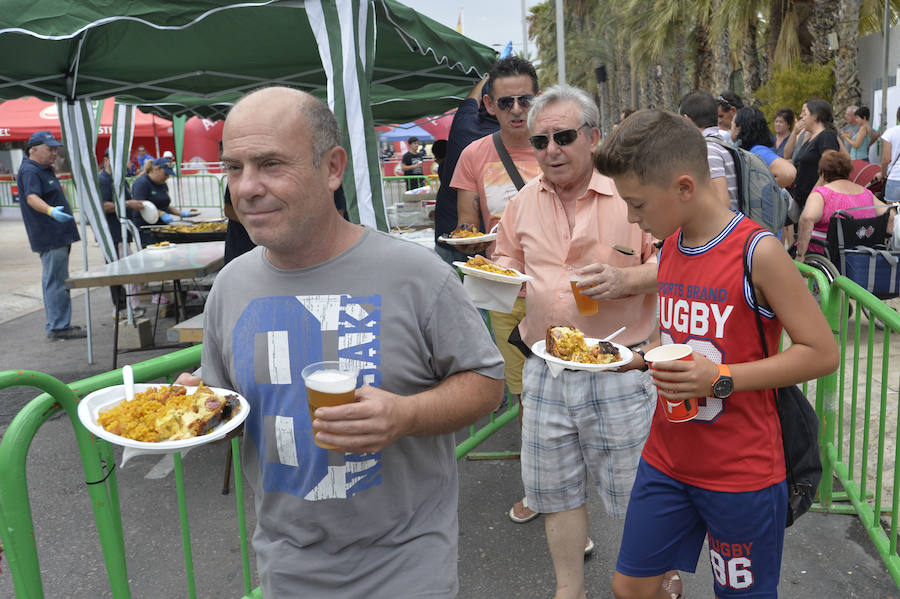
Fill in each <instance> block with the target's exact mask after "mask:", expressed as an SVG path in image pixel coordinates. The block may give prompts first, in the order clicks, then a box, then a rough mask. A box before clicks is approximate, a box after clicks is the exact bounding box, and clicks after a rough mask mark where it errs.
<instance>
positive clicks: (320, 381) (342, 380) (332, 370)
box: [300, 361, 359, 449]
mask: <svg viewBox="0 0 900 599" xmlns="http://www.w3.org/2000/svg"><path fill="white" fill-rule="evenodd" d="M300 375H301V376H302V377H303V382H304V383H305V384H306V400H307V403H308V404H309V421H310V422H312V421H313V420H315V419H316V417H315V413H316V409H317V408H322V407H326V406H340V405H343V404H347V403H353V402H354V401H356V381H357V378H358V377H359V370H358V369H356V368H352V367H349V366H345V365H341V363H340V362H338V361H329V362H315V363H313V364H310V365H309V366H307V367H306V368H304V369H303V370H302V371H301V373H300ZM313 435H315V431H313ZM313 440H314V441H315V443H316V445H318V446H319V447H321V448H323V449H338V448H337V446H335V445H328V444H326V443H320V442H319V441H318V440H317V439H316V438H315V436H313Z"/></svg>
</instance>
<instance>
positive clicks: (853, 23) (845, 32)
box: [833, 0, 861, 119]
mask: <svg viewBox="0 0 900 599" xmlns="http://www.w3.org/2000/svg"><path fill="white" fill-rule="evenodd" d="M860 5H861V0H840V9H839V13H838V23H839V24H840V25H839V27H838V51H837V55H836V56H835V61H834V102H833V105H834V112H835V115H836V116H837V115H843V111H844V109H845V108H846V107H847V106H858V105H859V104H860V99H861V96H860V89H859V69H858V67H857V43H858V41H859V9H860ZM841 119H843V117H841Z"/></svg>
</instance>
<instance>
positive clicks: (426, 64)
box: [0, 0, 495, 359]
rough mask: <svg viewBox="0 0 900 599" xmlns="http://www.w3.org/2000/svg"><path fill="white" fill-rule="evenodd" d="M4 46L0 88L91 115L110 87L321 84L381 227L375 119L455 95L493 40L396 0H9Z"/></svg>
mask: <svg viewBox="0 0 900 599" xmlns="http://www.w3.org/2000/svg"><path fill="white" fill-rule="evenodd" d="M0 56H6V57H15V58H14V59H10V60H7V61H5V64H4V67H3V69H2V73H0V98H6V99H11V98H17V97H21V96H27V95H34V96H38V97H40V98H42V99H55V100H57V101H58V102H60V103H62V104H65V105H67V106H72V105H75V104H79V105H80V108H78V109H77V110H75V109H72V110H64V109H62V104H61V110H60V115H61V117H62V118H63V119H67V118H68V119H75V120H77V121H80V122H81V121H83V122H89V121H90V119H89V117H87V116H86V115H87V114H88V113H89V111H90V107H89V102H88V101H89V100H92V99H94V100H96V99H102V98H106V97H111V96H115V97H116V99H117V102H121V103H125V104H129V105H139V106H141V107H142V108H146V109H149V110H151V111H155V112H158V113H161V114H165V115H167V116H170V117H181V116H185V115H188V114H196V115H198V116H205V117H212V118H216V117H218V118H221V117H222V116H223V115H224V114H225V113H226V112H227V110H228V107H229V106H230V105H231V104H232V103H233V102H234V101H235V100H236V99H237V98H239V97H240V96H241V95H243V94H244V93H246V92H247V91H250V90H252V89H254V88H257V87H260V86H262V85H270V84H277V85H286V86H290V87H295V88H298V89H302V90H304V91H307V92H309V93H312V94H314V95H316V96H318V97H320V98H322V99H323V100H327V102H328V104H329V106H330V107H331V109H332V110H333V112H334V113H335V116H336V117H337V119H338V123H339V124H340V125H341V128H342V132H343V145H344V147H345V149H347V153H348V156H349V159H350V160H349V164H348V168H347V172H346V173H345V175H344V191H345V194H346V197H347V208H348V213H349V215H350V217H351V219H352V220H354V221H355V222H359V223H362V224H364V225H367V226H370V227H375V228H379V229H382V230H385V229H386V228H387V220H386V216H385V211H384V204H383V200H382V184H381V174H380V169H379V164H378V153H377V144H376V139H375V134H374V128H373V127H374V125H375V123H376V122H390V121H393V122H398V121H405V120H412V119H413V118H416V117H419V116H422V115H423V114H438V113H442V112H444V111H446V110H447V109H449V108H451V107H453V106H456V105H458V103H459V101H460V100H461V99H462V98H465V97H466V95H467V94H468V92H469V89H470V88H471V87H472V85H473V84H474V83H475V81H477V80H478V79H479V78H480V77H482V76H483V75H484V74H485V73H486V72H487V71H488V69H489V68H490V64H491V63H492V62H493V60H494V58H495V52H494V51H493V50H492V49H490V48H488V47H487V46H483V45H481V44H478V43H476V42H474V41H472V40H470V39H468V38H466V37H464V36H462V35H460V34H458V33H457V32H455V31H453V30H452V29H449V28H448V27H445V26H443V25H440V24H439V23H437V22H435V21H433V20H431V19H429V18H427V17H425V16H423V15H420V14H419V13H417V12H416V11H414V10H412V9H410V8H408V7H406V6H404V5H402V4H400V3H399V2H396V1H395V0H324V1H323V0H245V1H242V2H228V1H222V0H191V1H188V2H181V1H176V0H153V1H151V0H143V1H141V0H133V1H130V2H127V3H111V2H109V1H108V0H82V1H80V2H68V1H63V0H6V1H5V2H4V10H3V14H2V15H0ZM86 119H87V120H86ZM376 119H377V121H376ZM71 130H72V131H73V132H75V133H76V135H75V136H74V137H68V138H67V143H68V148H67V149H68V151H69V154H70V156H71V155H72V154H74V153H83V150H82V149H81V148H82V147H83V146H89V147H91V148H93V141H92V137H91V135H90V134H89V133H88V132H87V128H86V127H84V126H74V127H72V128H71ZM128 137H130V136H128ZM116 149H118V148H116ZM122 151H127V148H122ZM85 165H86V163H85ZM92 174H95V173H92V172H91V169H90V168H78V169H75V172H73V178H74V180H75V184H76V188H77V189H78V194H79V204H80V205H81V206H86V205H87V203H91V202H98V201H99V193H97V191H96V179H95V178H94V179H93V180H92V179H91V176H92ZM120 193H121V192H120ZM85 213H86V214H87V215H88V219H89V220H90V222H91V224H92V227H93V229H94V232H95V234H96V235H98V237H101V238H103V237H105V238H103V239H101V246H102V247H103V249H104V252H105V253H106V254H107V259H115V258H114V256H115V251H114V249H113V248H112V242H111V240H109V239H108V236H109V235H108V228H107V227H106V226H105V224H104V223H103V222H101V221H102V220H103V219H100V218H95V217H97V216H98V215H100V216H102V208H99V207H97V206H94V208H92V209H88V210H85ZM88 322H90V314H88ZM89 359H90V357H89Z"/></svg>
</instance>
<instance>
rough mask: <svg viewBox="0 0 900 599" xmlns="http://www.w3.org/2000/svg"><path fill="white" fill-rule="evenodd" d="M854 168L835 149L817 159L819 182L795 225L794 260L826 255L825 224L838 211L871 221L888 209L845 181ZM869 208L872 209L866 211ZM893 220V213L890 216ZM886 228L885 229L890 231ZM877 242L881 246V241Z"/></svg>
mask: <svg viewBox="0 0 900 599" xmlns="http://www.w3.org/2000/svg"><path fill="white" fill-rule="evenodd" d="M852 170H853V165H852V163H851V161H850V158H849V157H848V156H847V155H846V154H844V153H842V152H837V151H835V150H825V151H824V152H823V153H822V158H820V159H819V183H821V182H823V181H824V185H818V186H816V187H815V188H813V190H812V192H811V193H810V194H809V196H808V197H807V199H806V205H805V206H804V207H803V212H802V213H801V214H800V220H799V223H798V226H797V260H800V261H803V258H804V256H805V254H806V253H807V251H809V252H812V253H817V254H825V253H826V248H827V242H826V237H827V233H828V221H829V220H830V219H831V215H832V214H833V213H834V212H836V211H838V210H848V209H852V215H853V218H855V219H859V218H872V217H875V216H879V215H881V214H883V213H884V212H885V211H887V210H888V207H887V206H885V205H884V204H882V203H881V202H880V201H878V199H877V198H876V197H875V196H874V195H873V194H872V192H871V191H869V190H868V189H866V188H865V187H863V186H862V185H857V184H856V183H853V182H852V181H850V180H849V179H848V177H849V176H850V172H851V171H852ZM869 207H871V209H867V208H869ZM890 218H893V214H892V215H891V216H890ZM890 227H891V225H890V224H889V225H888V229H887V230H891V228H890ZM877 242H878V243H883V242H884V240H883V239H880V240H878V241H877Z"/></svg>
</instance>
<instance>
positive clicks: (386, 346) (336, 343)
mask: <svg viewBox="0 0 900 599" xmlns="http://www.w3.org/2000/svg"><path fill="white" fill-rule="evenodd" d="M723 102H725V103H727V105H728V107H730V108H728V107H726V106H724V105H723ZM738 104H739V99H736V98H735V97H733V96H728V95H726V94H723V95H721V96H720V97H719V99H718V101H717V98H715V97H713V96H711V95H709V94H705V93H701V92H696V93H695V94H692V95H689V96H688V97H686V98H685V99H684V101H683V102H682V103H681V106H680V107H679V109H678V113H679V114H674V113H667V112H663V111H658V110H653V111H647V110H642V111H637V112H634V113H633V114H630V115H628V116H627V117H626V118H624V119H623V120H622V121H621V123H620V124H619V125H618V126H617V128H616V130H615V131H614V132H613V133H612V134H611V135H610V136H609V137H608V138H607V139H606V140H604V142H603V143H602V146H600V148H599V150H598V145H599V144H600V130H599V120H600V115H599V111H598V109H597V106H596V105H595V103H594V101H593V99H592V98H591V97H590V95H589V94H587V93H586V92H584V91H582V90H579V89H576V88H573V87H570V86H565V85H561V86H554V87H552V88H550V89H548V90H544V91H543V92H542V93H541V92H540V90H539V89H538V86H537V78H536V75H535V73H534V69H533V67H532V66H531V65H530V64H528V63H527V62H526V61H524V60H521V59H519V58H515V57H510V58H506V59H503V60H500V61H499V62H498V63H497V64H496V65H495V66H494V68H493V69H492V71H491V73H490V75H489V77H488V78H487V80H486V81H481V82H479V84H478V85H477V86H476V88H475V89H473V91H472V93H471V94H470V97H469V98H468V99H467V100H466V101H465V102H464V103H463V106H462V107H461V109H460V112H459V113H458V114H457V116H456V118H455V119H454V123H453V126H452V128H451V133H450V137H449V139H448V140H447V148H446V149H447V152H446V156H445V159H444V162H443V164H442V167H441V170H440V180H441V188H440V190H439V192H438V198H439V200H438V211H437V213H438V219H437V221H438V228H439V230H438V231H437V234H438V235H441V234H443V233H446V232H448V231H449V230H450V229H452V228H455V227H457V226H459V225H475V226H477V227H478V228H479V229H480V230H482V231H487V230H489V229H492V228H494V227H495V225H496V232H497V239H496V242H493V243H490V244H481V245H477V246H474V247H470V248H469V250H470V252H469V253H472V252H474V251H477V252H479V253H482V254H484V255H486V256H488V257H490V258H491V259H493V260H494V261H495V262H496V263H497V264H498V265H500V266H503V267H512V268H515V269H517V270H519V271H520V272H522V273H525V274H527V275H529V276H531V277H532V280H531V281H529V282H528V283H527V284H526V285H525V286H524V287H523V288H522V290H521V293H520V297H519V298H518V299H517V300H516V302H515V304H514V307H513V309H512V310H511V313H503V312H499V311H497V312H493V313H491V314H490V323H491V328H490V329H489V328H488V327H487V326H485V324H484V322H485V321H484V320H483V318H482V317H481V316H480V315H479V314H478V311H477V310H476V309H475V307H474V306H473V304H472V302H471V300H470V298H469V297H468V295H467V294H466V292H465V291H464V290H463V288H462V286H461V284H460V281H459V277H458V276H457V275H456V273H455V272H454V271H453V270H452V269H451V268H450V267H449V266H448V265H447V264H445V263H444V262H442V261H441V260H439V259H438V256H436V255H435V253H433V252H430V251H429V250H427V249H425V248H422V247H420V246H417V245H414V244H410V243H407V242H405V241H402V240H399V239H396V238H393V237H390V236H387V235H383V234H379V233H377V232H374V231H372V230H369V229H365V228H363V227H360V226H358V225H354V224H352V223H350V222H348V221H346V220H344V219H343V218H341V217H340V214H339V213H338V212H337V211H335V210H334V208H333V202H332V200H333V193H334V191H335V190H336V189H337V188H338V187H339V185H340V182H341V180H342V178H343V170H344V167H345V165H346V153H345V151H344V149H343V148H342V147H341V146H340V135H339V131H338V129H337V124H336V122H335V121H334V118H333V116H332V115H331V113H330V112H329V111H328V109H327V107H326V106H325V105H324V104H323V103H322V102H320V101H319V100H316V99H314V98H313V97H311V96H309V95H307V94H305V93H303V92H299V91H296V90H291V89H287V88H279V87H270V88H265V89H262V90H259V91H256V92H253V93H251V94H249V95H247V96H246V97H244V98H243V99H242V100H240V101H239V102H238V103H237V104H236V105H235V106H234V108H233V109H232V110H231V112H230V113H229V115H228V117H227V119H226V123H225V129H224V135H223V156H222V159H223V162H224V163H225V165H226V167H227V170H228V173H229V176H228V189H229V194H230V197H231V205H232V210H233V211H234V213H235V215H236V217H237V218H239V219H240V222H241V223H242V225H243V226H244V227H246V230H247V232H248V234H249V237H250V238H251V239H252V241H253V243H254V244H256V247H254V248H253V249H251V250H249V251H247V252H246V253H244V254H242V255H240V256H238V257H236V258H234V259H233V260H231V262H229V264H228V265H227V266H226V267H225V268H224V269H223V271H222V272H221V273H220V274H219V276H218V277H217V279H216V282H215V284H214V287H213V290H212V292H211V293H210V296H209V300H208V303H207V307H206V311H205V314H206V328H205V342H204V348H203V360H202V367H201V372H202V380H203V381H205V382H206V383H208V384H213V385H216V386H220V387H226V388H232V389H235V390H237V391H238V392H240V393H241V394H242V395H244V396H245V397H247V398H248V399H250V401H251V405H252V408H253V409H252V411H251V414H250V416H249V418H248V420H247V421H246V424H245V427H246V428H245V440H244V451H245V462H246V463H247V470H246V472H247V476H248V478H249V479H250V481H251V486H252V488H253V490H254V493H255V495H256V502H255V503H256V510H257V518H258V525H257V529H256V532H255V534H254V537H253V543H254V548H255V550H256V554H257V560H258V569H259V573H260V581H261V586H262V588H263V594H264V595H265V596H286V595H297V594H308V595H310V596H319V595H323V594H328V596H336V597H344V596H346V597H357V596H370V597H382V596H383V597H393V596H426V595H427V596H435V597H453V596H455V595H456V593H457V590H458V583H457V576H456V563H457V560H456V554H457V542H458V539H457V536H458V532H457V526H458V525H457V474H456V464H455V456H454V451H453V446H454V442H453V432H454V431H456V430H457V429H459V428H460V427H461V426H464V425H466V424H468V423H471V422H474V421H475V420H477V419H479V418H481V417H482V416H485V415H486V414H488V413H489V412H490V411H491V410H493V409H495V408H496V407H497V406H498V405H499V404H500V403H501V401H502V398H503V397H504V396H506V395H509V396H512V397H513V399H517V400H518V401H519V402H520V407H521V412H520V413H521V474H522V485H523V488H524V498H523V499H518V500H516V499H517V498H518V497H520V496H519V495H518V492H517V491H518V490H513V489H511V490H510V491H511V492H516V495H514V496H511V497H510V499H511V501H513V500H516V501H514V504H513V505H512V508H510V509H509V517H510V518H511V519H512V520H513V521H515V522H518V523H522V524H524V523H526V522H529V521H532V520H533V519H534V518H536V517H538V515H542V516H543V517H544V518H543V520H544V524H545V526H544V529H545V534H546V537H547V544H548V550H549V557H550V560H551V562H552V564H553V568H554V572H555V576H556V594H555V597H556V598H557V599H568V598H582V597H585V596H586V589H585V583H584V555H585V552H586V551H589V550H590V548H591V547H592V541H591V540H590V539H589V537H588V529H589V526H588V518H589V516H588V513H587V509H586V498H587V493H588V490H589V487H593V489H594V490H595V491H596V492H597V493H598V494H599V495H600V497H601V498H602V501H603V505H604V506H605V509H606V511H607V512H608V513H609V514H610V515H612V516H614V517H618V518H625V533H624V536H623V540H622V545H621V548H620V552H619V559H618V562H617V564H616V565H615V567H614V568H613V567H612V565H610V570H611V574H613V570H614V575H612V588H613V592H614V594H615V595H616V596H617V597H620V598H625V597H628V598H633V597H648V598H650V597H662V596H665V597H667V598H670V597H678V596H680V594H681V580H680V573H679V571H681V572H683V571H694V570H695V569H696V567H697V562H698V559H699V556H700V552H701V550H702V548H703V544H704V541H705V540H709V546H710V550H709V554H710V563H711V567H712V569H713V573H714V578H715V593H716V594H717V596H721V597H724V596H739V595H741V594H746V593H747V592H750V591H752V593H753V596H772V597H774V596H775V594H776V592H777V591H776V589H777V585H778V581H779V572H780V561H781V560H780V556H781V550H782V546H783V542H784V525H785V511H786V507H787V491H786V485H785V466H784V458H783V453H782V447H781V437H780V435H779V434H778V432H777V431H778V430H779V425H778V423H777V418H778V416H777V413H776V411H775V405H774V400H773V394H772V389H773V388H775V387H780V386H784V385H788V384H793V383H797V382H800V381H802V380H808V379H812V378H815V377H818V376H821V375H823V374H825V373H827V372H830V371H831V370H832V369H833V368H834V367H835V366H836V363H837V348H836V346H835V343H834V339H833V336H832V335H831V331H830V329H829V327H828V326H827V323H826V321H825V319H824V316H822V314H821V312H820V311H819V310H818V307H817V306H816V304H815V300H814V299H813V298H812V296H811V295H810V294H809V292H808V291H807V289H806V285H805V283H804V282H803V279H802V278H801V276H800V275H799V273H798V271H797V269H796V268H795V267H794V266H793V263H792V261H791V259H790V258H789V257H788V254H787V253H786V252H785V250H784V247H783V246H782V243H781V242H780V241H779V240H777V239H776V238H775V237H774V236H773V235H772V234H771V233H769V232H768V231H764V230H760V229H759V228H758V227H757V225H756V224H755V223H754V222H753V221H751V220H750V219H749V218H746V217H744V216H743V215H742V214H740V213H739V212H736V211H735V210H734V209H733V208H734V207H735V204H734V203H733V202H732V198H733V197H734V196H735V195H736V193H737V190H736V187H737V186H736V184H735V183H734V182H733V181H729V175H731V176H732V177H733V176H734V170H733V166H734V165H733V163H732V164H731V168H729V164H728V162H727V160H726V158H728V157H730V156H731V154H730V153H729V150H728V149H727V148H728V146H727V144H729V143H731V142H732V141H733V140H738V141H737V142H736V143H737V144H738V145H739V146H740V147H745V148H747V149H748V150H749V151H750V152H753V153H754V154H755V155H759V156H760V157H761V158H762V160H764V161H765V162H766V164H767V165H769V167H770V168H771V170H772V175H773V177H775V178H777V179H778V180H779V182H780V183H781V182H784V183H786V182H787V180H788V179H791V178H793V176H794V174H795V173H793V172H792V168H793V167H794V165H793V164H792V163H791V162H790V161H787V160H786V159H784V158H781V157H779V156H777V154H776V153H775V150H774V147H775V138H774V137H773V136H771V135H768V136H765V135H761V133H762V131H763V130H765V129H766V128H765V127H764V126H761V124H760V123H759V117H760V114H758V111H756V110H755V109H753V108H748V107H744V106H740V105H738ZM814 106H815V105H814ZM732 109H733V110H732ZM807 113H811V111H804V113H803V114H802V118H805V117H806V114H807ZM810 129H814V128H813V127H810ZM745 133H746V140H745V139H743V137H744V135H745ZM751 133H752V136H751ZM814 133H821V130H818V131H815V132H814ZM457 135H458V136H459V137H458V138H457V137H456V136H457ZM713 137H715V140H713V139H712V138H713ZM812 139H814V134H810V140H812ZM461 140H462V141H461ZM795 143H796V141H795ZM674 147H677V148H678V152H673V151H672V148H674ZM719 149H721V150H722V152H719V151H718V150H719ZM784 163H787V164H784ZM713 174H714V175H713ZM454 201H455V218H452V217H450V216H449V215H451V214H453V212H454V210H453V208H454V206H448V205H447V204H448V203H450V204H452V203H454ZM440 228H445V230H443V231H442V230H440ZM660 242H662V243H660ZM745 245H748V246H749V248H750V249H749V250H748V253H747V255H746V256H747V258H746V259H747V261H748V264H749V265H750V267H751V268H752V272H753V273H754V276H753V282H752V285H753V290H754V291H755V295H754V296H753V297H755V298H758V299H757V300H756V301H758V304H757V305H756V308H758V309H759V311H760V312H761V313H762V315H763V319H764V328H765V330H766V332H767V336H766V338H767V339H768V340H769V342H768V343H769V345H770V347H768V348H766V349H767V350H768V353H769V354H771V357H765V356H766V355H767V354H766V353H765V352H764V351H763V348H761V347H759V346H757V345H755V344H749V343H746V341H745V338H746V336H747V335H749V334H751V333H753V332H755V329H754V328H752V327H753V318H754V315H755V309H754V307H753V306H752V305H751V303H750V300H749V299H748V296H747V295H746V293H747V292H746V289H745V281H744V275H743V272H744V271H743V270H742V267H741V263H742V258H741V253H742V251H743V249H744V247H745ZM660 246H661V249H660ZM437 251H438V255H439V256H440V257H441V258H442V259H443V260H444V261H450V260H452V259H458V258H460V257H461V258H463V259H464V258H465V257H466V256H467V255H469V253H459V252H458V250H457V249H456V248H448V247H441V246H438V248H437ZM396 264H403V265H404V267H403V268H402V269H401V268H396V267H393V265H396ZM572 280H577V281H578V282H577V286H578V288H579V291H580V292H581V293H583V294H584V295H586V296H587V297H589V298H590V299H593V300H595V301H596V302H597V310H596V312H594V313H593V314H588V313H582V312H581V311H579V309H578V307H577V306H576V304H575V302H574V299H573V295H572V289H571V287H570V281H572ZM693 290H696V291H693ZM700 290H703V293H700ZM298 299H299V300H300V301H297V300H298ZM555 324H566V325H570V326H574V327H577V328H578V329H579V330H581V331H583V332H584V334H585V335H586V336H588V337H597V338H599V337H604V336H606V335H609V334H610V333H612V332H613V331H615V330H617V329H619V328H621V327H622V326H623V325H624V326H625V330H624V332H623V333H622V334H621V335H620V337H619V338H618V339H617V341H618V342H619V343H621V344H622V345H624V346H627V347H629V348H630V349H631V351H632V355H633V359H632V361H631V362H630V363H628V364H627V365H625V366H623V367H621V368H619V369H618V370H616V371H605V372H589V371H584V370H569V369H564V370H563V371H562V372H559V373H556V372H551V371H550V370H549V368H548V366H547V364H546V363H545V361H544V360H543V359H541V358H539V357H537V356H535V355H532V354H531V352H530V351H529V349H528V348H529V347H531V346H532V345H533V344H534V343H535V342H536V341H538V340H540V339H543V338H544V337H545V334H546V332H547V329H548V327H550V326H551V325H555ZM782 328H784V329H785V330H786V331H787V332H788V333H789V334H790V336H791V340H792V345H791V346H790V347H789V348H787V349H786V350H785V351H784V352H781V353H777V351H776V350H777V345H778V340H779V339H780V337H781V331H782ZM491 333H493V338H492V335H491ZM259 343H264V344H265V347H263V348H262V349H260V348H257V349H260V351H257V350H256V349H253V348H254V347H256V346H257V345H258V344H259ZM660 343H663V344H669V343H687V344H689V345H690V346H691V347H692V349H693V356H692V357H693V359H692V361H685V362H677V363H674V364H673V363H654V364H653V365H652V368H651V367H650V365H648V363H647V362H646V361H645V360H644V358H643V356H644V352H645V350H647V349H649V348H652V347H654V346H656V345H659V344H660ZM335 357H337V358H344V359H347V360H351V361H353V362H354V363H356V364H358V365H359V367H360V368H361V370H362V379H363V383H364V384H363V386H362V387H360V388H359V389H357V391H356V398H355V399H356V401H355V402H353V403H350V404H347V405H342V406H332V407H325V408H318V409H316V410H315V411H314V412H312V413H311V414H309V413H307V409H306V402H305V401H302V398H303V397H304V395H305V389H304V386H303V383H302V382H301V381H300V380H298V378H297V377H294V376H292V375H291V374H290V373H291V372H295V371H299V369H301V368H303V367H304V365H306V364H309V363H311V362H314V361H317V360H322V359H329V358H332V359H333V358H335ZM278 364H291V368H290V369H289V370H288V371H284V372H282V369H281V368H280V367H276V366H277V365H278ZM199 380H200V379H199V377H197V376H195V375H193V374H187V373H185V374H183V375H181V377H179V382H182V383H196V382H198V381H199ZM504 387H505V389H504ZM693 398H704V400H703V404H702V405H703V408H702V409H701V411H700V412H699V414H698V416H697V417H696V418H695V419H694V420H692V421H690V422H687V423H673V422H670V421H669V420H668V419H667V418H666V416H665V413H664V411H663V410H662V409H661V408H660V407H659V402H660V401H662V400H665V401H671V402H677V401H683V400H685V399H693ZM726 440H727V442H728V443H729V444H730V447H731V450H730V451H729V452H721V451H719V450H718V448H719V447H721V444H722V443H723V442H725V441H726ZM314 441H315V442H319V443H322V444H327V445H332V446H336V447H337V448H338V449H337V450H328V449H324V448H322V447H321V446H320V445H318V444H316V443H314ZM698 455H703V456H704V459H702V460H698V459H696V457H697V456H698ZM726 547H727V548H730V547H747V548H748V549H747V550H746V551H745V552H744V553H742V554H741V555H736V554H735V553H733V552H728V551H725V550H724V549H723V548H726ZM751 548H752V549H751Z"/></svg>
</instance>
